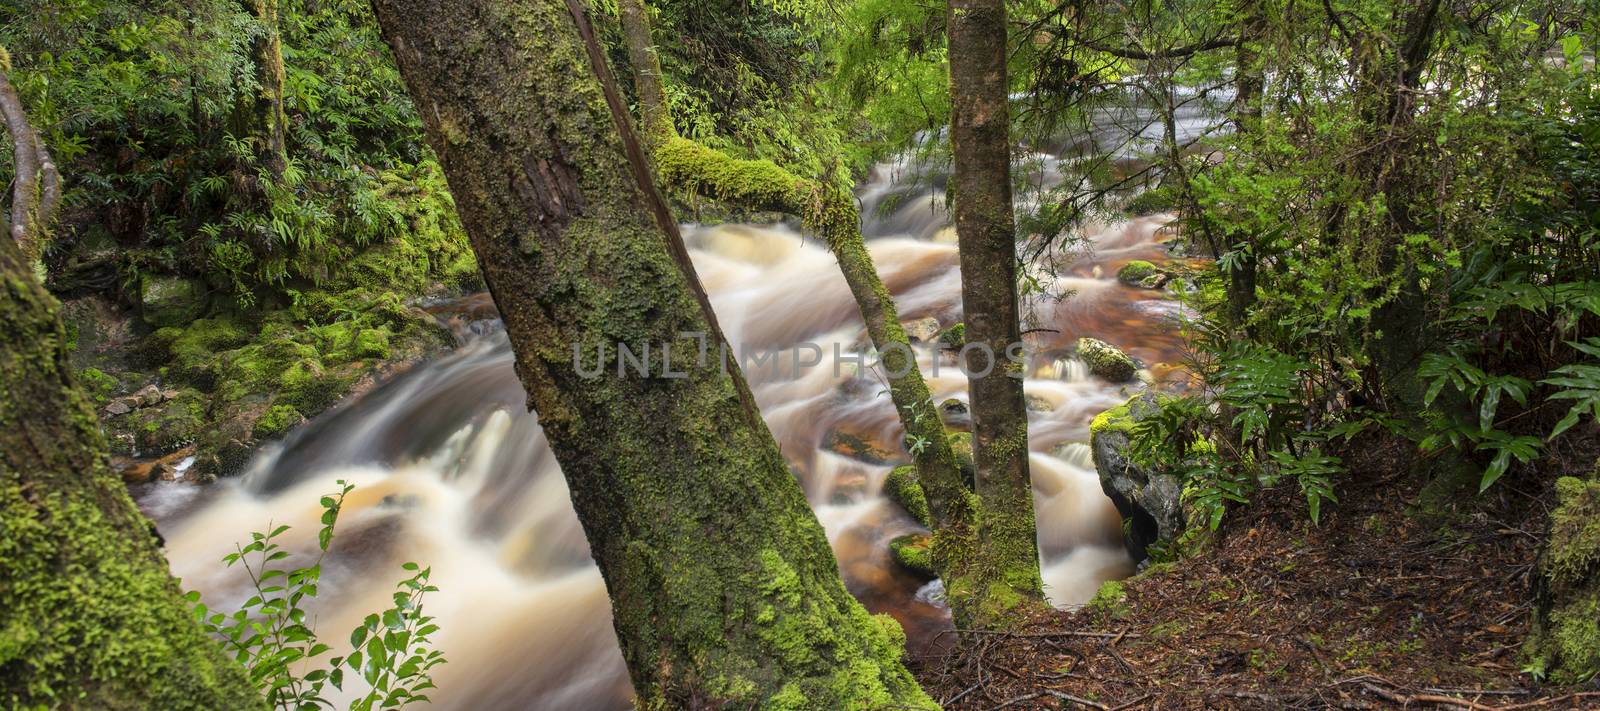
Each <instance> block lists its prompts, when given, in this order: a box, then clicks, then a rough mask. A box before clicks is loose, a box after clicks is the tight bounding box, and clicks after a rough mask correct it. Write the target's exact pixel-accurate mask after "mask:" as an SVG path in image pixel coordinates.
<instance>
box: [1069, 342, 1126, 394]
mask: <svg viewBox="0 0 1600 711" xmlns="http://www.w3.org/2000/svg"><path fill="white" fill-rule="evenodd" d="M1077 354H1078V358H1079V359H1081V360H1082V361H1083V362H1084V363H1086V364H1088V366H1089V372H1091V373H1094V374H1095V375H1098V376H1100V377H1102V378H1105V379H1106V380H1109V381H1111V382H1113V383H1126V382H1128V381H1130V380H1133V377H1134V375H1135V374H1136V373H1138V372H1139V368H1138V366H1137V365H1135V364H1134V362H1133V359H1132V358H1129V357H1128V354H1126V353H1123V352H1122V351H1121V350H1120V349H1118V348H1117V347H1116V346H1113V345H1111V344H1109V343H1106V342H1105V341H1102V340H1099V339H1095V338H1080V339H1078V345H1077Z"/></svg>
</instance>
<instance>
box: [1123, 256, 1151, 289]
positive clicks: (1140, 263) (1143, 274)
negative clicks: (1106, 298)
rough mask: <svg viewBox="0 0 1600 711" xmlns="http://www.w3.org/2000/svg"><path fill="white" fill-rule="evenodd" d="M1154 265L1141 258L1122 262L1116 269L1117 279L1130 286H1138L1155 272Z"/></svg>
mask: <svg viewBox="0 0 1600 711" xmlns="http://www.w3.org/2000/svg"><path fill="white" fill-rule="evenodd" d="M1157 271H1158V270H1157V269H1156V265H1154V264H1151V263H1150V262H1147V261H1144V260H1143V259H1135V260H1133V261H1131V262H1128V263H1127V264H1124V265H1123V266H1122V268H1121V269H1119V270H1117V281H1120V282H1122V283H1124V284H1129V285H1132V286H1138V285H1139V284H1140V283H1141V282H1143V281H1144V280H1145V279H1146V278H1148V277H1150V276H1152V275H1154V274H1156V273H1157Z"/></svg>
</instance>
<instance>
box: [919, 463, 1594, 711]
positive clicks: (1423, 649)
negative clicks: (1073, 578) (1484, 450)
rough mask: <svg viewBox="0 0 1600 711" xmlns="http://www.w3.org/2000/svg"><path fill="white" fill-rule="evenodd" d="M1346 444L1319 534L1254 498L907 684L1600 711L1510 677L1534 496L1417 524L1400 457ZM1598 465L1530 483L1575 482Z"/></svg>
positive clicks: (1412, 482)
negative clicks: (1175, 546) (1210, 537)
mask: <svg viewBox="0 0 1600 711" xmlns="http://www.w3.org/2000/svg"><path fill="white" fill-rule="evenodd" d="M1591 441H1592V440H1591ZM1356 444H1357V445H1358V446H1353V447H1351V450H1352V452H1355V453H1359V455H1358V456H1357V457H1356V458H1353V459H1352V468H1351V476H1350V477H1349V479H1348V481H1349V483H1348V484H1347V485H1345V486H1344V487H1342V488H1341V490H1340V497H1341V500H1342V501H1345V502H1348V503H1347V505H1343V506H1339V507H1335V508H1333V509H1331V510H1326V511H1325V512H1324V515H1323V520H1322V523H1321V525H1320V526H1319V525H1313V524H1312V523H1311V522H1310V521H1309V520H1308V519H1307V517H1306V515H1305V513H1304V506H1305V504H1304V501H1303V500H1301V499H1300V498H1299V496H1298V495H1296V493H1295V492H1292V491H1286V490H1284V489H1282V488H1280V489H1276V490H1271V491H1268V492H1265V493H1263V494H1262V495H1261V496H1260V497H1258V498H1257V499H1256V500H1254V501H1252V504H1251V505H1250V506H1247V507H1242V508H1239V509H1236V510H1234V511H1232V512H1231V513H1230V514H1229V517H1228V519H1226V521H1225V522H1224V524H1223V526H1222V527H1221V529H1220V530H1219V531H1218V532H1217V535H1216V538H1215V541H1214V544H1213V545H1212V546H1211V547H1209V548H1207V549H1205V550H1203V551H1200V552H1198V553H1195V554H1193V555H1191V557H1188V558H1185V559H1182V560H1179V561H1177V562H1173V563H1167V564H1162V565H1156V566H1152V567H1150V568H1148V569H1147V570H1145V571H1144V572H1142V573H1141V574H1139V575H1137V576H1135V577H1133V578H1130V579H1128V580H1124V581H1121V582H1117V583H1108V584H1106V585H1105V586H1103V587H1102V588H1101V591H1100V593H1099V594H1098V595H1097V596H1096V597H1095V599H1094V600H1091V601H1090V603H1089V604H1087V605H1085V606H1083V607H1082V608H1081V609H1077V610H1073V611H1055V612H1050V613H1046V614H1042V615H1040V616H1038V617H1035V618H1033V619H1030V620H1028V622H1027V623H1026V624H1025V625H1023V626H1021V627H1020V628H1019V629H1018V630H1017V631H1016V632H1014V633H1009V634H995V635H986V634H976V635H967V636H963V637H962V638H961V639H960V641H959V642H958V643H956V644H954V645H951V646H950V647H948V648H947V649H946V650H945V651H943V652H941V653H938V654H933V655H928V656H925V657H923V658H920V659H917V660H915V661H916V664H917V668H916V673H917V674H918V676H919V678H920V679H921V681H922V682H923V684H924V686H925V688H927V689H928V690H929V692H930V693H931V694H932V695H933V696H934V698H936V699H941V700H943V701H944V708H946V709H949V710H951V711H957V710H962V709H973V710H976V709H1000V708H1006V709H1042V708H1050V709H1054V708H1081V707H1088V708H1100V709H1127V708H1140V709H1146V708H1162V709H1178V708H1183V709H1202V708H1207V709H1210V708H1230V709H1284V708H1354V709H1364V708H1466V709H1513V708H1515V709H1533V708H1549V709H1579V708H1591V709H1592V708H1597V707H1600V688H1596V687H1595V683H1594V682H1593V681H1591V682H1589V685H1588V686H1586V687H1581V688H1570V687H1558V686H1542V685H1540V684H1539V683H1537V682H1536V680H1535V679H1534V678H1533V676H1531V675H1530V674H1528V673H1525V671H1524V670H1525V668H1526V667H1527V666H1528V661H1529V660H1527V659H1526V658H1524V656H1523V655H1522V653H1521V651H1520V650H1521V647H1522V642H1523V639H1524V638H1525V636H1526V635H1527V633H1528V626H1529V620H1530V614H1531V612H1532V609H1533V604H1534V603H1533V600H1532V594H1531V590H1532V583H1533V575H1534V572H1535V561H1536V559H1537V556H1538V553H1539V550H1540V547H1541V545H1542V543H1543V541H1544V539H1545V538H1546V534H1545V531H1547V530H1548V520H1549V516H1550V511H1551V510H1552V509H1553V508H1554V505H1555V501H1554V499H1553V494H1552V487H1551V486H1549V482H1547V481H1533V480H1531V478H1530V479H1529V480H1527V481H1506V482H1502V484H1501V485H1500V486H1499V487H1497V488H1496V489H1494V490H1491V491H1490V492H1489V493H1487V494H1485V495H1484V496H1483V497H1482V498H1480V499H1477V500H1475V501H1473V502H1472V503H1473V504H1474V506H1472V508H1470V509H1466V510H1462V511H1460V512H1457V514H1456V515H1454V516H1452V517H1451V518H1450V519H1449V520H1448V521H1433V522H1429V521H1425V520H1423V519H1422V518H1420V517H1418V516H1417V515H1416V513H1415V511H1413V510H1411V509H1410V508H1409V506H1408V502H1410V501H1413V500H1415V497H1416V495H1417V493H1418V492H1419V491H1420V489H1421V486H1422V484H1423V482H1422V481H1421V479H1420V478H1419V477H1418V476H1416V475H1414V474H1413V472H1415V471H1417V469H1418V468H1416V467H1413V466H1411V464H1413V462H1412V461H1411V459H1412V457H1413V455H1411V454H1409V452H1410V451H1412V450H1411V449H1410V448H1409V447H1407V446H1405V445H1404V443H1400V442H1378V441H1369V442H1357V443H1356ZM1594 454H1595V453H1594V452H1589V453H1588V458H1587V460H1585V459H1584V458H1583V457H1582V456H1578V457H1574V458H1572V460H1571V461H1573V462H1574V464H1573V466H1572V467H1571V468H1572V469H1573V471H1570V472H1546V473H1545V474H1544V476H1548V477H1550V478H1551V479H1552V480H1553V479H1554V478H1555V477H1556V476H1558V475H1562V474H1566V475H1572V476H1584V475H1586V474H1587V473H1588V472H1587V471H1586V470H1585V468H1584V465H1583V464H1582V462H1583V461H1589V462H1593V461H1594V459H1593V455H1594Z"/></svg>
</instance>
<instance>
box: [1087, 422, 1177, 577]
mask: <svg viewBox="0 0 1600 711" xmlns="http://www.w3.org/2000/svg"><path fill="white" fill-rule="evenodd" d="M1160 407H1161V405H1160V400H1159V399H1158V398H1157V396H1156V395H1155V394H1154V393H1150V392H1146V393H1142V394H1140V395H1137V396H1135V397H1134V398H1132V399H1130V400H1128V402H1126V403H1124V404H1122V405H1118V406H1117V407H1114V408H1111V409H1110V410H1106V411H1105V412H1102V413H1100V415H1099V416H1097V417H1095V418H1094V421H1093V422H1092V423H1090V425H1089V447H1090V449H1091V450H1092V452H1093V455H1094V468H1095V472H1096V473H1097V474H1099V476H1100V488H1101V489H1103V490H1104V491H1105V492H1106V496H1108V497H1110V498H1111V503H1112V504H1114V505H1115V506H1116V507H1117V513H1119V514H1122V520H1123V522H1124V525H1123V527H1122V536H1123V542H1124V543H1125V544H1126V545H1127V547H1128V554H1129V555H1131V556H1133V559H1134V560H1136V561H1138V560H1143V559H1145V558H1146V557H1147V555H1148V551H1149V547H1150V545H1151V544H1153V543H1155V542H1157V541H1163V542H1167V543H1171V542H1172V541H1176V540H1178V536H1179V535H1181V534H1182V533H1183V529H1184V523H1185V518H1186V516H1185V513H1184V509H1183V503H1182V496H1183V483H1182V482H1181V481H1179V480H1178V477H1177V476H1176V475H1173V474H1166V473H1160V472H1152V471H1149V470H1146V469H1145V468H1143V467H1141V466H1139V465H1137V464H1135V463H1133V462H1132V461H1131V460H1130V459H1129V458H1128V446H1129V433H1130V432H1131V431H1132V430H1133V426H1134V425H1135V424H1137V423H1138V422H1139V421H1140V420H1142V419H1144V418H1146V417H1149V416H1151V415H1154V414H1155V413H1156V412H1157V411H1158V410H1159V409H1160Z"/></svg>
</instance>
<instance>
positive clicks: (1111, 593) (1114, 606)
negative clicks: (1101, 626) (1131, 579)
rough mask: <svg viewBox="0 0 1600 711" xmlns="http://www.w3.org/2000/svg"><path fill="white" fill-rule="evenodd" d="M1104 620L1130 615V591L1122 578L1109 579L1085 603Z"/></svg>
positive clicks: (1086, 606)
mask: <svg viewBox="0 0 1600 711" xmlns="http://www.w3.org/2000/svg"><path fill="white" fill-rule="evenodd" d="M1084 608H1085V609H1088V610H1089V611H1091V612H1093V613H1094V614H1095V615H1096V616H1098V617H1099V618H1100V619H1102V620H1119V619H1122V618H1124V617H1127V616H1128V613H1129V609H1128V591H1127V590H1126V589H1125V588H1123V586H1122V581H1120V580H1107V581H1106V582H1104V583H1102V584H1101V585H1100V589H1099V590H1096V591H1095V593H1094V597H1092V598H1089V602H1088V603H1086V604H1085V605H1084Z"/></svg>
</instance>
